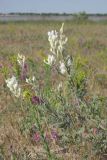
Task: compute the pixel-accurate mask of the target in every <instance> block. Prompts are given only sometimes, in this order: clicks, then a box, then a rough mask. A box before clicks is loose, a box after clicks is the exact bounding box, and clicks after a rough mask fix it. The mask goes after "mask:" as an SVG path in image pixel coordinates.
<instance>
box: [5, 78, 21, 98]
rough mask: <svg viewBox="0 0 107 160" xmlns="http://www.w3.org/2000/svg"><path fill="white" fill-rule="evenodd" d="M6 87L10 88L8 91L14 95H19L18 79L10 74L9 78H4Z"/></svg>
mask: <svg viewBox="0 0 107 160" xmlns="http://www.w3.org/2000/svg"><path fill="white" fill-rule="evenodd" d="M5 82H6V84H7V87H8V88H9V89H10V91H11V92H12V93H13V94H14V96H16V97H20V95H21V88H20V87H19V84H18V81H17V79H16V77H15V76H12V77H11V78H8V79H7V80H5Z"/></svg>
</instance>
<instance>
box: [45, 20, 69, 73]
mask: <svg viewBox="0 0 107 160" xmlns="http://www.w3.org/2000/svg"><path fill="white" fill-rule="evenodd" d="M63 27H64V23H63V24H62V26H61V28H60V31H59V33H58V32H57V31H56V30H55V31H53V30H52V31H51V32H48V41H49V43H50V51H51V52H52V55H48V57H47V59H46V60H44V63H46V64H48V65H50V66H52V65H53V64H55V62H56V61H57V60H58V61H59V71H60V73H61V74H65V73H66V67H70V65H71V59H70V58H67V64H66V65H65V63H64V61H63V60H62V57H63V52H64V49H65V45H66V43H67V41H68V38H67V37H66V36H65V35H64V33H63Z"/></svg>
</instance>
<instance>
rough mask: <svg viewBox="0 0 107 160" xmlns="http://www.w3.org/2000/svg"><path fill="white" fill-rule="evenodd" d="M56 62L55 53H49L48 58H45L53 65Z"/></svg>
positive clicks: (47, 62)
mask: <svg viewBox="0 0 107 160" xmlns="http://www.w3.org/2000/svg"><path fill="white" fill-rule="evenodd" d="M55 62H56V59H55V56H53V55H48V58H47V59H44V63H46V64H48V65H50V66H52V65H53V64H54V63H55Z"/></svg>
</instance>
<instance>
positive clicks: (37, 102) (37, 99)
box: [31, 96, 44, 105]
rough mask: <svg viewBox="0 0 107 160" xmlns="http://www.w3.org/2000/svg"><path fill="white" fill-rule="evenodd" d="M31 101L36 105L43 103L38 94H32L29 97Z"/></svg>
mask: <svg viewBox="0 0 107 160" xmlns="http://www.w3.org/2000/svg"><path fill="white" fill-rule="evenodd" d="M31 102H32V104H36V105H40V104H43V103H44V101H43V99H42V98H40V97H38V96H33V97H32V99H31Z"/></svg>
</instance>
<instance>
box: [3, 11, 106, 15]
mask: <svg viewBox="0 0 107 160" xmlns="http://www.w3.org/2000/svg"><path fill="white" fill-rule="evenodd" d="M78 14H80V15H81V14H85V15H87V16H107V13H104V14H103V13H91V14H88V13H86V12H79V13H28V12H27V13H25V12H24V13H22V12H10V13H0V15H39V16H40V15H42V16H70V15H72V16H75V15H78Z"/></svg>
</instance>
